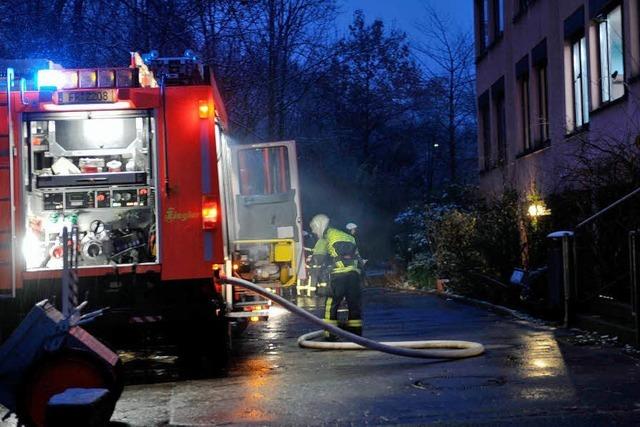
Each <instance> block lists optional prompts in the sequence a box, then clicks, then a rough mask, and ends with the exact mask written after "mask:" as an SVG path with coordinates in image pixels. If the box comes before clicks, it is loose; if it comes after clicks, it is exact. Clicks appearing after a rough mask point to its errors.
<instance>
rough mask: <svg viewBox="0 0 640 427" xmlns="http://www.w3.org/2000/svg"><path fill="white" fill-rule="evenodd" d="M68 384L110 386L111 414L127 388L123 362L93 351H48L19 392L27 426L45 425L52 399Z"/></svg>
mask: <svg viewBox="0 0 640 427" xmlns="http://www.w3.org/2000/svg"><path fill="white" fill-rule="evenodd" d="M68 388H104V389H107V390H109V407H108V413H106V414H105V418H106V416H108V417H109V418H110V417H111V415H112V414H113V411H114V409H115V406H116V402H117V401H118V399H119V398H120V395H121V394H122V390H123V388H124V381H123V374H122V366H121V364H120V362H118V364H117V365H116V366H115V367H114V366H111V365H109V364H108V363H106V362H105V361H104V360H102V359H100V358H99V357H98V356H96V355H95V354H93V353H90V352H88V351H83V350H75V349H63V350H60V351H58V352H55V353H51V354H48V355H46V356H44V357H43V358H42V359H40V360H39V361H38V362H37V363H36V364H34V366H32V367H31V369H30V370H29V372H28V373H27V374H26V376H25V381H24V382H23V384H22V385H21V387H20V389H19V390H18V393H17V415H18V419H19V420H20V423H21V424H23V425H25V426H27V427H41V426H44V425H45V413H46V409H47V403H48V402H49V399H50V398H51V397H52V396H54V395H55V394H58V393H61V392H63V391H65V390H66V389H68Z"/></svg>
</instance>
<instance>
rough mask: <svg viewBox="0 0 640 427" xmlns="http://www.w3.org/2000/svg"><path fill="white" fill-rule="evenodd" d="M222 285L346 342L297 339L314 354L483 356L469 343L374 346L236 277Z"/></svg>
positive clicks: (309, 337)
mask: <svg viewBox="0 0 640 427" xmlns="http://www.w3.org/2000/svg"><path fill="white" fill-rule="evenodd" d="M220 280H221V281H222V282H223V283H229V284H232V285H236V286H240V287H243V288H245V289H249V290H250V291H253V292H255V293H257V294H259V295H262V296H263V297H265V298H268V299H270V300H271V301H273V302H275V303H277V304H279V305H280V306H282V307H283V308H285V309H287V310H289V311H290V312H292V313H294V314H296V315H298V316H300V317H302V318H304V319H306V320H308V321H309V322H311V323H314V324H316V325H318V326H319V327H321V328H322V329H324V330H326V331H329V332H331V333H332V334H335V335H338V336H339V337H341V338H343V339H345V340H347V341H349V342H320V341H313V339H315V338H318V337H320V336H322V335H323V331H321V330H320V331H314V332H310V333H308V334H304V335H302V336H300V337H299V338H298V345H299V346H300V347H304V348H312V349H318V350H363V349H365V348H368V349H371V350H376V351H381V352H384V353H389V354H395V355H397V356H405V357H417V358H423V359H463V358H467V357H474V356H479V355H481V354H482V353H484V346H483V345H482V344H480V343H477V342H471V341H453V340H430V341H397V342H378V341H374V340H370V339H368V338H364V337H361V336H359V335H356V334H352V333H351V332H348V331H345V330H343V329H340V328H339V327H337V326H334V325H332V324H329V323H327V322H325V321H324V320H322V319H320V318H318V317H316V316H314V315H313V314H311V313H309V312H308V311H306V310H304V309H302V308H300V307H298V306H297V305H295V304H293V303H292V302H290V301H288V300H286V299H284V298H282V297H281V296H279V295H276V294H273V293H271V292H269V291H267V290H265V289H264V288H261V287H260V286H258V285H255V284H254V283H251V282H248V281H246V280H243V279H239V278H236V277H227V276H221V278H220Z"/></svg>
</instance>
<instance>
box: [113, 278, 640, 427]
mask: <svg viewBox="0 0 640 427" xmlns="http://www.w3.org/2000/svg"><path fill="white" fill-rule="evenodd" d="M298 303H299V304H300V305H302V306H303V307H305V308H307V309H309V310H311V311H313V312H315V313H317V314H319V313H321V308H322V307H321V306H322V302H321V301H320V300H319V299H318V300H316V299H314V298H300V299H299V301H298ZM364 305H365V310H364V311H365V331H364V334H365V335H366V336H368V337H371V338H375V339H379V340H413V339H465V340H473V341H480V342H482V343H484V344H485V345H486V346H487V348H488V350H487V353H486V354H485V355H483V356H480V357H477V358H473V359H468V360H462V361H453V362H443V361H435V360H429V361H425V360H415V359H405V358H400V357H397V356H390V355H385V354H381V353H374V352H335V351H332V352H322V351H313V350H303V349H300V348H298V347H297V346H296V342H295V340H296V338H297V337H298V336H299V335H301V334H302V333H304V332H308V331H309V330H312V329H314V328H312V327H310V326H309V325H308V324H306V323H304V322H303V321H299V320H298V319H297V318H295V317H294V316H293V315H291V314H289V313H288V312H285V311H284V310H282V309H276V313H275V315H274V316H272V318H271V319H270V320H269V322H268V323H262V324H258V325H253V327H250V328H249V329H248V330H247V331H246V332H245V334H244V335H243V337H242V338H241V339H237V340H236V341H235V344H234V345H235V349H234V352H235V353H236V355H235V361H234V365H233V367H232V370H231V372H230V375H229V376H228V377H227V378H222V379H209V380H198V381H180V380H178V381H173V382H165V383H158V384H141V385H132V386H128V387H127V388H126V389H125V391H124V394H123V396H122V398H121V400H120V401H119V403H118V406H117V408H116V412H115V414H114V416H113V418H112V420H113V421H115V423H114V424H115V425H121V426H122V425H130V426H165V425H176V426H209V425H248V424H249V425H324V424H331V425H363V424H373V425H380V424H391V425H396V424H436V425H437V424H441V425H514V424H515V425H524V426H528V425H575V426H584V425H594V426H602V425H640V381H639V380H640V367H639V366H640V361H639V360H638V359H634V358H632V357H631V356H629V355H626V354H624V353H623V352H622V350H621V349H620V348H599V347H594V346H589V347H584V346H574V345H572V344H569V343H567V341H568V340H567V339H565V338H563V337H561V335H566V334H567V332H566V331H564V332H563V331H561V330H558V331H556V330H553V329H551V328H546V327H539V326H535V325H532V324H530V323H528V322H523V321H519V320H516V319H513V318H511V317H505V316H503V315H500V314H496V313H493V312H491V311H487V310H486V309H484V308H478V307H474V306H470V305H466V304H462V303H459V302H456V301H453V300H447V299H445V298H440V297H437V296H433V295H425V294H420V293H415V292H399V291H394V290H388V289H383V288H372V289H367V290H366V291H365V299H364Z"/></svg>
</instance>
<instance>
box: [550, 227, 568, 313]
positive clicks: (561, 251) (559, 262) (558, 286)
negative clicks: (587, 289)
mask: <svg viewBox="0 0 640 427" xmlns="http://www.w3.org/2000/svg"><path fill="white" fill-rule="evenodd" d="M573 236H574V235H573V232H571V231H556V232H554V233H551V234H549V235H548V236H547V238H548V239H549V252H548V257H549V258H548V264H547V265H548V266H549V267H548V271H547V277H548V288H547V309H548V310H549V311H550V312H551V313H558V314H559V315H560V317H562V318H563V319H564V322H565V325H568V323H569V315H570V301H571V288H572V280H573Z"/></svg>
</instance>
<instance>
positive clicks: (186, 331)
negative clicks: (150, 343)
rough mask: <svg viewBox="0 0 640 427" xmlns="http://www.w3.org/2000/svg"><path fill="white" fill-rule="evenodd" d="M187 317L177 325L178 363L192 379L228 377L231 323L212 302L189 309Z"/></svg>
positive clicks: (185, 374)
mask: <svg viewBox="0 0 640 427" xmlns="http://www.w3.org/2000/svg"><path fill="white" fill-rule="evenodd" d="M188 313H190V316H189V318H188V319H182V320H183V321H181V322H180V323H179V324H178V325H174V326H173V328H174V333H176V334H177V335H174V336H176V338H177V345H178V354H179V358H178V363H179V366H180V368H181V371H182V374H183V375H184V376H186V377H189V378H205V377H219V376H225V375H226V374H227V372H228V368H229V361H230V359H231V334H230V328H229V322H228V321H227V320H226V319H225V317H224V316H223V315H221V314H216V311H215V309H214V308H213V307H212V305H196V306H191V307H190V308H189V311H188Z"/></svg>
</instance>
